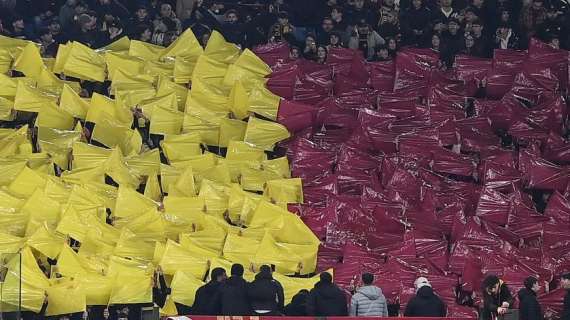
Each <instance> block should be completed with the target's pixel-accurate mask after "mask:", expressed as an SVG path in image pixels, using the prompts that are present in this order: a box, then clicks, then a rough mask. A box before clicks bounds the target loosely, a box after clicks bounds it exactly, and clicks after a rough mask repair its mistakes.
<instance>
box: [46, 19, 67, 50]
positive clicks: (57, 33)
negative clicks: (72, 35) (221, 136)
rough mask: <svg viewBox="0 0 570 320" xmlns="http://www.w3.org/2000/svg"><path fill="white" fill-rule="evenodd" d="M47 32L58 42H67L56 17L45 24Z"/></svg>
mask: <svg viewBox="0 0 570 320" xmlns="http://www.w3.org/2000/svg"><path fill="white" fill-rule="evenodd" d="M47 28H48V30H49V32H51V35H52V37H53V40H54V41H55V42H56V43H57V44H58V45H60V44H63V43H67V40H68V37H67V35H66V34H64V33H63V32H61V24H60V23H59V21H58V20H57V19H53V20H51V22H50V23H49V24H48V26H47Z"/></svg>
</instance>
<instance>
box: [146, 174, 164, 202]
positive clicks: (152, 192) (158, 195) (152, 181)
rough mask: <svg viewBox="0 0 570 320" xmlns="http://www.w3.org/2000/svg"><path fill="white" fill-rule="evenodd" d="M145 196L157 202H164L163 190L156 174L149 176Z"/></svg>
mask: <svg viewBox="0 0 570 320" xmlns="http://www.w3.org/2000/svg"><path fill="white" fill-rule="evenodd" d="M144 195H145V196H146V197H147V198H149V199H152V200H154V201H156V202H160V201H162V190H161V189H160V183H159V182H158V177H157V176H156V174H153V175H149V176H148V179H147V180H146V186H145V188H144Z"/></svg>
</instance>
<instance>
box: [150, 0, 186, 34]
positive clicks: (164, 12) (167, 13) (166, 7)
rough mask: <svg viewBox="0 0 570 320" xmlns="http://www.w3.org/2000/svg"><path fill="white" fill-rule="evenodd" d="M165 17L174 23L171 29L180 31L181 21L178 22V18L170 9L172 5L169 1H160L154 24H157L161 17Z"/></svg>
mask: <svg viewBox="0 0 570 320" xmlns="http://www.w3.org/2000/svg"><path fill="white" fill-rule="evenodd" d="M165 18H167V19H170V20H172V21H173V22H174V23H175V26H176V27H175V28H174V29H173V30H171V31H178V32H180V30H181V28H182V23H181V22H180V20H178V18H176V14H175V13H174V11H173V10H172V6H171V5H170V4H169V3H162V4H161V5H160V13H159V17H158V18H157V19H155V21H154V23H155V26H156V25H157V24H159V23H160V22H161V21H162V19H165Z"/></svg>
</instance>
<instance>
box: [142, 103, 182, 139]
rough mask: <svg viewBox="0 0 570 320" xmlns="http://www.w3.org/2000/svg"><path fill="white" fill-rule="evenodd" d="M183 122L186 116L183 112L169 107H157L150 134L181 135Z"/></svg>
mask: <svg viewBox="0 0 570 320" xmlns="http://www.w3.org/2000/svg"><path fill="white" fill-rule="evenodd" d="M183 121H184V114H183V113H182V112H180V111H178V110H172V109H170V108H168V107H166V108H165V107H162V106H157V107H155V108H154V110H153V112H152V121H151V122H150V133H152V134H162V135H166V134H173V135H175V134H180V133H181V131H182V123H183Z"/></svg>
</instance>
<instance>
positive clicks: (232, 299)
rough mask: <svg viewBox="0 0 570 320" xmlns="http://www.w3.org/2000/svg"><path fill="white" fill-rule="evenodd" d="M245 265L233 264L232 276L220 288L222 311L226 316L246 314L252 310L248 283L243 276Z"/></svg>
mask: <svg viewBox="0 0 570 320" xmlns="http://www.w3.org/2000/svg"><path fill="white" fill-rule="evenodd" d="M243 272H244V269H243V266H242V265H241V264H234V265H232V269H231V276H230V277H229V278H228V279H227V280H226V281H225V282H224V283H223V284H222V287H221V288H220V302H221V304H222V306H221V311H222V313H221V314H222V315H224V316H246V315H249V314H250V313H251V312H250V311H251V310H250V305H249V300H248V299H247V287H248V285H249V284H248V283H247V281H245V279H244V278H243Z"/></svg>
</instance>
